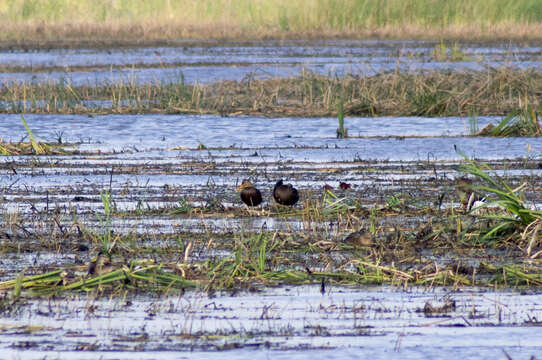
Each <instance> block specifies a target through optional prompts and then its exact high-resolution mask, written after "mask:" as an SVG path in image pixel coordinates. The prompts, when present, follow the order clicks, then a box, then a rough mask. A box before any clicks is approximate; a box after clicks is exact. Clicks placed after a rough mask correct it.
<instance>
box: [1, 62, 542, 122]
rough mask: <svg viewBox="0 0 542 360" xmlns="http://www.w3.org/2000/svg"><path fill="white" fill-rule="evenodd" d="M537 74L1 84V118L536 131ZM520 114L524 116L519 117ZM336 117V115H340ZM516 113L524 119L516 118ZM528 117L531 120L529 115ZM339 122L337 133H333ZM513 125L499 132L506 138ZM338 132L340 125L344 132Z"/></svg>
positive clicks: (496, 71)
mask: <svg viewBox="0 0 542 360" xmlns="http://www.w3.org/2000/svg"><path fill="white" fill-rule="evenodd" d="M540 93H542V72H540V71H537V70H533V69H528V70H522V69H510V68H488V69H487V70H485V71H474V70H472V71H468V70H465V71H461V72H448V71H440V70H434V71H425V72H419V73H405V72H389V73H379V74H376V75H372V76H355V75H347V76H345V77H340V78H339V77H335V76H322V75H317V74H314V73H310V72H307V71H304V72H303V74H302V75H301V76H299V77H292V78H277V79H271V80H259V79H254V78H252V77H250V78H249V79H248V80H246V81H222V82H218V83H214V84H207V85H199V84H195V85H192V84H185V83H184V80H183V78H182V76H179V79H178V80H177V81H172V82H171V83H167V84H145V85H138V84H136V83H135V82H120V83H114V84H107V85H98V86H71V85H69V84H68V83H67V82H61V83H39V84H34V83H30V84H29V83H20V84H15V83H8V84H4V86H2V87H0V97H1V98H2V99H4V101H3V102H2V103H0V112H36V113H136V112H137V113H188V114H199V113H218V114H223V115H239V114H259V115H269V116H338V113H342V114H343V116H353V115H358V116H408V115H413V116H470V115H471V114H478V115H508V114H514V115H515V114H518V113H519V116H520V118H525V119H526V120H525V121H527V122H531V123H532V124H533V125H534V124H535V120H534V119H533V116H534V117H535V118H536V109H538V107H539V106H540V98H539V96H538V95H537V94H540ZM524 109H529V110H528V111H527V110H524ZM341 110H342V111H341ZM522 114H523V115H522ZM533 114H534V115H533ZM340 119H341V117H340V116H339V128H340ZM511 125H512V123H511V122H510V120H507V126H506V127H505V126H500V127H499V129H500V130H504V131H505V132H510V131H509V130H510V129H511ZM343 126H344V125H343Z"/></svg>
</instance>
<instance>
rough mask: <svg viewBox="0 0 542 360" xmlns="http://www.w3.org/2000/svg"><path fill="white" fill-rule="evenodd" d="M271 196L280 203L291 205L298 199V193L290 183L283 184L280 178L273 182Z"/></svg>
mask: <svg viewBox="0 0 542 360" xmlns="http://www.w3.org/2000/svg"><path fill="white" fill-rule="evenodd" d="M273 198H274V199H275V201H276V202H277V203H279V204H281V205H286V206H292V205H295V203H296V202H297V201H298V200H299V194H298V192H297V189H296V188H294V187H293V186H292V184H284V183H283V182H282V179H281V180H279V181H277V183H276V184H275V188H274V189H273Z"/></svg>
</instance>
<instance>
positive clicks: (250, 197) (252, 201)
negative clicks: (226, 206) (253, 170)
mask: <svg viewBox="0 0 542 360" xmlns="http://www.w3.org/2000/svg"><path fill="white" fill-rule="evenodd" d="M237 191H241V200H242V201H243V202H244V203H245V204H247V205H248V206H258V205H260V204H261V203H262V193H261V192H260V190H258V189H256V188H255V187H254V185H252V183H251V182H250V181H248V180H247V179H245V180H243V182H242V183H241V185H239V186H238V187H237Z"/></svg>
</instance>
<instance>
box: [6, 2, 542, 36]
mask: <svg viewBox="0 0 542 360" xmlns="http://www.w3.org/2000/svg"><path fill="white" fill-rule="evenodd" d="M0 19H2V23H3V26H2V34H3V37H4V38H21V37H22V36H23V37H24V36H28V35H29V34H32V35H34V36H36V37H39V38H54V37H63V36H65V35H68V34H71V35H72V36H73V35H75V36H86V37H93V36H103V35H104V34H107V33H109V34H111V35H113V36H114V37H119V36H120V37H121V38H122V37H128V38H133V39H137V38H141V37H142V36H143V38H171V39H173V38H179V37H185V38H186V37H191V38H194V37H197V38H217V37H219V38H225V37H229V38H231V37H243V36H244V37H251V38H262V37H265V36H269V35H274V36H277V37H280V36H284V35H292V34H297V35H298V36H310V34H311V33H313V34H322V33H327V34H329V36H336V35H337V34H338V33H339V34H341V33H342V34H349V35H351V36H360V35H362V36H363V35H365V36H370V34H373V36H374V35H375V34H376V35H378V36H395V37H405V36H412V35H417V36H421V37H427V36H432V37H436V38H440V37H442V35H443V34H444V35H448V36H453V35H454V34H455V35H458V34H463V36H466V37H472V36H475V35H477V34H478V35H481V34H484V33H486V34H491V36H493V37H494V36H495V35H497V36H505V37H506V36H514V35H515V36H518V37H520V36H529V35H531V36H533V35H536V33H533V32H532V30H533V26H537V25H538V24H540V22H541V21H542V3H541V2H539V1H536V0H518V1H507V0H488V1H484V2H480V1H466V0H453V1H447V0H406V1H403V0H300V1H287V0H277V1H265V0H238V1H231V0H201V1H191V0H179V1H172V0H155V1H151V0H143V1H129V0H120V1H111V0H97V1H89V0H83V1H74V0H64V1H58V0H34V1H28V0H5V1H3V2H0ZM529 30H531V31H529Z"/></svg>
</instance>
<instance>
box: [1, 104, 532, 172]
mask: <svg viewBox="0 0 542 360" xmlns="http://www.w3.org/2000/svg"><path fill="white" fill-rule="evenodd" d="M25 118H26V120H27V122H28V124H29V125H30V127H31V129H32V131H33V132H34V134H35V135H36V136H39V137H40V138H41V139H42V140H45V141H55V140H56V139H58V137H59V136H61V137H62V139H63V141H64V142H82V143H83V144H82V145H81V149H83V150H85V149H86V150H93V149H94V150H96V149H97V150H102V151H111V150H115V151H122V150H129V151H131V152H133V151H141V150H149V149H159V150H160V151H164V150H166V151H167V150H170V149H172V148H175V147H178V148H179V149H178V150H174V151H172V153H173V154H177V153H179V152H181V153H183V152H184V153H187V150H183V149H184V148H190V149H194V148H196V147H197V146H198V145H199V144H203V145H205V146H206V147H207V148H210V149H211V150H210V152H209V151H190V152H188V153H190V154H192V155H193V156H200V155H201V156H208V155H209V154H212V155H213V156H215V157H216V161H245V162H248V163H250V162H258V161H261V157H262V156H263V157H264V158H266V159H269V160H274V161H278V160H281V159H282V160H285V159H292V160H296V161H315V162H320V161H326V162H327V161H353V160H428V159H429V160H433V159H438V160H442V159H445V160H447V159H459V158H460V157H459V155H457V154H456V152H455V150H454V145H457V146H458V147H459V148H460V149H461V150H462V151H464V152H465V153H467V154H468V155H469V156H473V157H479V158H486V159H493V158H503V157H504V158H517V157H523V156H526V155H530V156H535V157H538V156H539V154H540V151H542V138H487V137H465V136H464V135H468V134H469V126H470V125H469V120H468V119H465V118H459V117H448V118H420V117H381V118H347V119H346V127H347V129H348V133H349V135H350V136H352V138H348V139H336V138H335V133H336V128H337V120H336V119H334V118H265V117H249V116H241V117H221V116H218V115H201V116H197V115H161V114H147V115H103V116H91V117H89V116H87V115H42V114H27V115H25ZM499 120H500V118H496V117H481V118H479V119H478V126H479V127H483V126H484V125H485V124H487V123H488V122H492V123H495V122H498V121H499ZM0 133H2V134H4V135H3V139H4V140H7V141H19V140H20V139H22V138H24V137H25V136H26V130H25V129H24V127H23V125H22V123H21V119H20V116H19V115H15V114H10V115H3V121H2V122H1V123H0ZM527 145H529V146H530V147H531V148H530V150H528V148H527ZM229 147H233V148H234V149H233V150H230V149H228V148H229ZM216 148H220V149H219V150H212V149H216ZM255 149H257V150H258V156H257V157H254V156H251V155H252V154H254V150H255ZM145 154H146V153H141V156H142V158H144V157H145V156H146V155H145ZM198 154H200V155H198Z"/></svg>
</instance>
